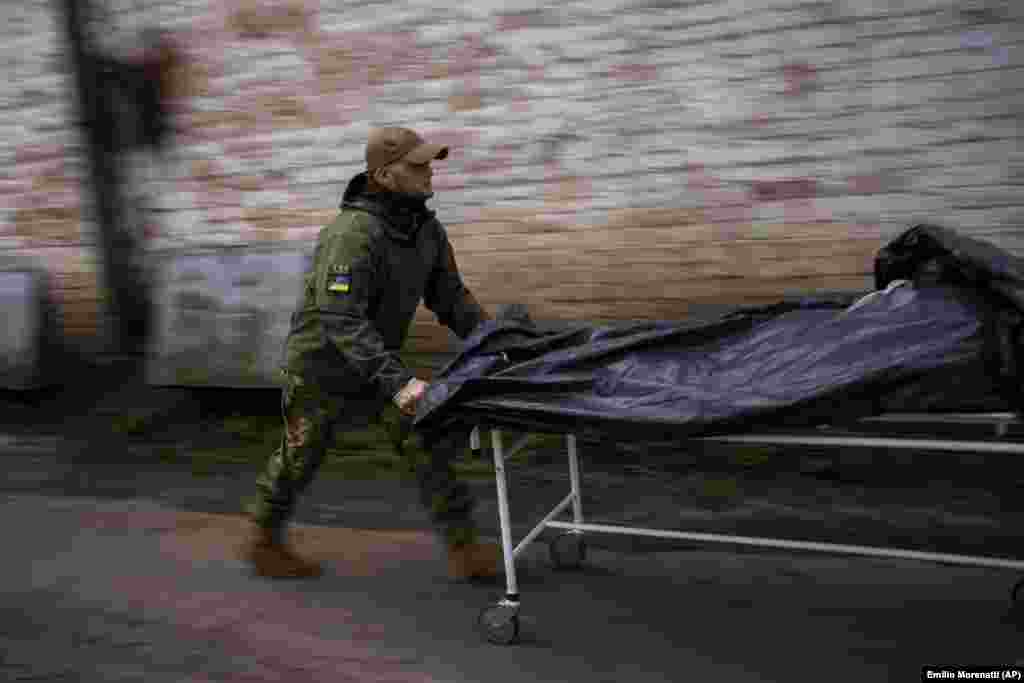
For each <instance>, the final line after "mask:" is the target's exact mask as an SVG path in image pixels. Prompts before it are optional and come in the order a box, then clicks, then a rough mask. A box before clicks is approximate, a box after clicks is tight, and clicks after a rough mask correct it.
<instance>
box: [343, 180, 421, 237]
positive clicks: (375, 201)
mask: <svg viewBox="0 0 1024 683" xmlns="http://www.w3.org/2000/svg"><path fill="white" fill-rule="evenodd" d="M367 180H368V178H367V175H366V173H365V172H363V173H359V174H358V175H356V176H355V177H353V178H352V180H350V181H349V183H348V186H347V187H346V188H345V194H344V195H343V196H342V200H341V208H342V209H357V210H360V211H366V212H368V213H371V214H373V215H374V216H377V217H378V218H380V219H381V223H382V224H383V227H384V231H385V232H387V234H388V235H389V236H390V237H392V238H394V239H396V240H399V241H401V242H411V241H412V240H414V239H415V238H416V234H417V233H418V232H419V229H420V228H421V227H423V225H425V224H426V223H427V222H428V221H430V220H432V219H433V218H434V215H435V213H434V212H433V211H431V210H430V209H428V208H427V206H426V200H423V199H418V198H417V199H414V198H411V197H408V196H406V195H401V194H398V193H394V192H379V193H370V192H367V191H366V184H367Z"/></svg>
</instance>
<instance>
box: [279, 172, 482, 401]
mask: <svg viewBox="0 0 1024 683" xmlns="http://www.w3.org/2000/svg"><path fill="white" fill-rule="evenodd" d="M366 181H367V178H366V174H365V173H360V174H359V175H357V176H355V177H354V178H353V179H352V180H351V181H350V182H349V184H348V187H347V188H346V190H345V194H344V197H343V200H342V203H341V212H340V213H339V214H338V217H337V218H336V219H335V220H334V222H332V223H331V224H330V225H328V226H327V227H325V228H324V229H323V230H321V231H320V235H319V237H318V239H317V245H316V251H315V252H314V256H313V264H312V267H311V269H310V270H309V272H307V273H306V276H305V280H304V282H303V288H302V293H301V296H300V299H299V304H298V307H297V310H296V311H295V313H294V314H293V315H292V321H291V330H290V332H289V334H288V341H287V343H286V348H285V366H286V369H287V370H289V371H290V372H294V373H296V374H300V375H303V376H305V377H307V378H308V379H310V380H311V381H315V382H317V383H319V384H321V385H322V386H323V387H324V388H325V389H327V390H329V391H331V392H337V393H343V394H360V395H366V394H368V393H372V392H376V393H377V394H379V395H380V396H381V397H382V398H385V397H386V398H387V399H391V398H392V397H393V396H394V395H395V393H397V392H398V390H399V389H401V388H402V387H403V386H404V385H405V384H406V383H407V382H408V381H409V380H410V379H411V378H412V377H413V374H412V373H411V372H409V370H408V369H407V368H406V367H405V365H404V363H403V362H402V360H401V358H399V355H398V351H399V350H400V349H401V348H402V345H403V344H404V342H405V339H406V336H407V335H408V331H409V324H410V323H411V322H412V318H413V315H414V314H415V313H416V308H417V306H418V305H419V302H420V300H421V299H422V300H423V301H424V303H425V304H426V306H427V308H428V309H430V310H431V311H432V312H433V313H434V314H435V315H436V316H437V319H438V320H439V321H440V322H441V323H442V324H443V325H445V326H447V327H449V328H450V329H451V330H452V331H454V332H455V333H456V334H457V335H458V336H459V337H460V338H465V337H467V336H469V334H470V333H471V332H472V331H473V329H474V328H475V327H476V326H477V325H478V324H479V323H480V322H481V321H483V320H485V319H487V318H488V317H489V316H488V315H487V313H486V312H485V311H484V310H483V308H482V307H481V306H480V304H479V303H477V301H476V299H475V298H474V297H473V295H472V293H471V292H470V291H469V290H468V289H467V288H466V287H465V285H463V283H462V278H461V277H460V275H459V271H458V267H457V266H456V264H455V254H454V252H453V250H452V246H451V244H450V243H449V241H448V235H447V233H446V231H445V229H444V227H443V226H442V225H441V223H440V222H439V221H438V220H437V219H436V218H435V217H434V212H433V211H430V210H428V209H427V208H426V207H425V206H424V205H423V202H422V201H421V202H419V203H418V204H417V203H416V202H410V201H408V200H406V201H403V200H402V198H400V197H396V196H395V195H379V194H371V193H367V192H366V191H365V190H366Z"/></svg>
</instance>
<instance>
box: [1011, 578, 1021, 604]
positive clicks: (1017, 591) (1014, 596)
mask: <svg viewBox="0 0 1024 683" xmlns="http://www.w3.org/2000/svg"><path fill="white" fill-rule="evenodd" d="M1010 602H1012V603H1013V606H1014V607H1024V579H1021V580H1020V581H1018V582H1017V583H1016V584H1014V586H1013V590H1012V591H1010Z"/></svg>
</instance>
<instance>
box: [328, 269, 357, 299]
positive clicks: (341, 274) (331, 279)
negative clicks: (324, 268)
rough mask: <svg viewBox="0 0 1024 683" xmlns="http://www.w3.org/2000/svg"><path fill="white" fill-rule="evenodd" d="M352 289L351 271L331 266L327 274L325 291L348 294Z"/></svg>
mask: <svg viewBox="0 0 1024 683" xmlns="http://www.w3.org/2000/svg"><path fill="white" fill-rule="evenodd" d="M351 289H352V271H351V270H350V269H349V268H348V267H347V266H331V269H330V271H329V272H328V273H327V291H328V292H331V293H332V294H348V293H349V290H351Z"/></svg>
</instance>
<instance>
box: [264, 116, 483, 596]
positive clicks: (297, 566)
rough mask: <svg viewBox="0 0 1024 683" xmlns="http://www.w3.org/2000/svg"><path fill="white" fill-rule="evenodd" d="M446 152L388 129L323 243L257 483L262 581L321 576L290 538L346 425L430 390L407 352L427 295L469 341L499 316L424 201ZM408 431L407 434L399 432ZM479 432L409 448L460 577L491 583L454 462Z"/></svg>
mask: <svg viewBox="0 0 1024 683" xmlns="http://www.w3.org/2000/svg"><path fill="white" fill-rule="evenodd" d="M447 156H448V148H447V147H444V146H442V145H437V144H427V143H426V142H425V141H424V140H423V138H421V137H420V136H419V135H418V134H417V133H415V132H414V131H412V130H409V129H407V128H380V129H375V130H373V131H372V132H371V133H370V136H369V139H368V141H367V145H366V165H367V168H366V171H365V172H363V173H359V174H358V175H356V176H355V177H354V178H352V180H351V181H350V182H349V184H348V187H347V188H346V190H345V193H344V197H343V200H342V203H341V211H340V213H339V214H338V217H337V218H336V219H335V220H334V222H333V223H331V224H330V225H328V226H327V227H326V228H324V229H323V230H322V231H321V232H320V235H319V238H318V240H317V246H316V251H315V254H314V258H313V265H312V269H311V271H310V272H308V273H307V274H306V278H305V282H304V286H303V291H302V296H301V297H300V303H299V308H298V310H297V311H296V312H295V313H294V315H293V316H292V324H291V331H290V333H289V335H288V341H287V344H286V353H285V356H286V362H285V367H284V368H283V370H284V375H285V379H286V383H285V388H284V392H283V397H282V412H283V414H284V420H285V434H284V438H283V440H282V443H281V446H280V447H279V448H278V450H277V451H276V452H275V453H274V454H273V456H271V458H270V460H269V462H268V464H267V467H266V470H265V471H264V472H263V474H262V475H261V476H260V478H259V481H258V489H259V493H260V498H259V503H258V504H257V506H256V510H255V514H254V521H255V527H256V528H255V533H254V538H252V539H251V540H250V541H249V543H248V545H247V547H246V554H247V557H248V559H249V561H250V562H251V563H252V565H253V567H254V569H255V571H256V573H257V574H259V575H262V576H269V577H311V576H317V575H319V574H320V573H321V571H322V568H321V567H320V566H319V565H318V564H316V563H314V562H311V561H309V560H307V559H304V558H302V557H300V556H298V555H297V554H296V553H295V552H294V551H293V550H291V548H290V547H289V546H288V544H287V542H286V540H285V531H286V527H287V524H288V521H289V519H290V518H291V515H292V513H293V511H294V508H295V504H296V500H297V498H298V496H299V495H300V494H301V493H302V492H303V491H304V490H305V489H306V488H307V487H308V486H309V484H310V482H311V481H312V479H313V477H314V476H315V473H316V471H317V469H318V468H319V466H320V464H321V462H322V461H323V459H324V456H325V454H326V451H327V448H328V447H329V445H330V444H331V442H332V440H333V438H334V435H335V434H336V433H337V430H338V429H346V428H347V429H351V428H357V427H359V428H361V427H363V426H365V425H366V424H368V423H369V422H370V421H372V420H381V419H383V420H386V421H388V422H389V423H390V424H392V425H394V424H395V423H396V422H404V423H405V424H406V425H407V424H408V421H410V420H411V419H412V417H414V416H415V414H416V406H417V403H418V402H419V400H420V398H421V397H422V396H423V394H424V391H425V390H426V387H427V384H426V383H425V382H422V381H420V380H419V379H416V378H415V377H414V376H413V375H412V373H411V372H409V370H408V369H407V368H406V367H405V365H404V364H403V363H402V360H401V359H400V358H399V355H398V352H399V349H400V348H401V347H402V344H403V343H404V341H405V338H406V335H407V333H408V328H409V324H410V322H411V321H412V318H413V315H414V314H415V311H416V308H417V306H418V304H419V302H420V300H421V299H423V301H424V302H425V304H426V306H427V308H429V309H430V310H431V311H433V312H434V314H435V315H436V316H437V318H438V320H440V322H441V323H442V324H444V325H446V326H447V327H449V328H450V329H452V330H453V331H454V332H455V333H456V334H457V335H459V336H460V337H461V338H465V337H467V336H469V334H470V333H471V332H472V331H473V329H474V328H475V327H476V326H477V325H478V324H479V323H480V322H482V321H484V320H487V319H489V318H490V316H489V315H488V314H487V312H486V311H484V309H483V308H482V307H481V306H480V304H479V303H477V301H476V299H475V298H474V297H473V295H472V294H471V293H470V291H469V290H468V289H467V288H466V287H465V286H464V285H463V283H462V278H461V277H460V275H459V271H458V268H457V266H456V263H455V256H454V253H453V251H452V247H451V244H450V243H449V241H448V237H447V234H446V232H445V229H444V227H443V226H442V225H441V223H440V222H438V221H437V219H436V218H435V217H434V212H433V211H430V210H429V209H427V207H426V201H427V199H429V198H430V197H432V196H433V191H432V187H431V176H432V170H431V162H432V161H433V160H435V159H445V158H446V157H447ZM396 431H397V432H398V433H401V432H404V431H405V430H404V429H398V430H396ZM467 436H468V434H467V433H466V432H465V430H464V428H463V429H461V430H460V429H456V430H453V431H452V432H451V433H449V434H446V435H445V436H444V437H440V438H438V439H437V440H435V441H433V442H432V443H424V442H423V438H422V437H420V436H413V437H412V438H409V439H408V440H407V442H406V443H405V444H404V445H402V444H398V445H399V446H400V447H401V448H402V449H403V450H405V451H407V454H408V455H409V456H410V457H411V458H413V459H414V461H415V464H416V472H417V478H418V480H419V483H420V489H421V493H422V497H423V503H424V505H425V506H427V507H428V509H429V511H430V514H431V517H432V519H433V521H434V523H435V524H436V525H437V526H438V530H439V532H440V533H441V536H442V538H443V539H444V541H445V543H446V547H447V550H448V559H449V570H450V572H451V574H452V575H453V577H454V578H459V579H468V578H476V577H485V576H493V575H495V574H496V573H497V571H498V565H499V558H500V553H499V550H498V548H497V547H496V546H494V545H493V544H482V543H480V542H478V541H477V537H476V530H475V527H474V525H473V522H472V510H473V506H474V501H473V499H472V496H471V495H470V492H469V489H468V487H467V486H466V485H465V484H464V483H462V482H458V481H457V480H456V478H455V474H454V470H453V468H452V459H453V458H454V457H455V456H456V455H457V454H458V452H459V450H460V449H461V448H464V447H465V444H466V441H467Z"/></svg>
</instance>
